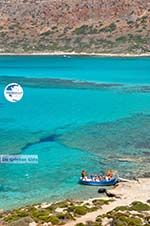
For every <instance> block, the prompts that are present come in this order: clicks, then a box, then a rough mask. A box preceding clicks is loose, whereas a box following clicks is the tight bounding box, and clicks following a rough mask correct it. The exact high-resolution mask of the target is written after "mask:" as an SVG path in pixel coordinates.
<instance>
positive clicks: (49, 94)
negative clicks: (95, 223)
mask: <svg viewBox="0 0 150 226" xmlns="http://www.w3.org/2000/svg"><path fill="white" fill-rule="evenodd" d="M10 82H17V83H19V84H20V85H21V86H22V87H23V89H24V96H23V99H22V100H21V101H20V102H17V103H10V102H8V101H7V100H6V99H5V97H4V94H3V93H4V88H5V86H6V85H7V84H8V83H10ZM0 154H25V155H28V154H36V155H38V157H39V163H38V164H26V165H24V164H22V165H19V164H14V165H13V164H0V209H1V208H2V209H10V208H15V207H18V206H23V205H26V204H30V203H38V202H44V201H55V200H61V199H65V198H81V197H82V198H88V197H94V196H97V188H93V187H84V186H81V185H79V184H78V179H79V176H80V171H81V170H82V169H86V170H87V171H88V172H89V173H91V172H92V173H93V172H94V173H99V172H105V171H106V170H107V169H109V168H111V169H114V170H117V171H118V172H119V174H120V175H122V176H125V177H132V176H147V175H148V174H149V173H150V164H149V163H150V58H131V59H129V58H101V57H79V56H66V57H64V56H53V57H51V56H1V57H0Z"/></svg>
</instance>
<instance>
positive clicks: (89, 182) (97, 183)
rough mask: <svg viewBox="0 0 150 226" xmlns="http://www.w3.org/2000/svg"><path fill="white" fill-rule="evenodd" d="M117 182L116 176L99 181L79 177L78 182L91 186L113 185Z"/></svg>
mask: <svg viewBox="0 0 150 226" xmlns="http://www.w3.org/2000/svg"><path fill="white" fill-rule="evenodd" d="M117 182H118V179H117V178H112V179H110V180H106V179H103V180H100V181H94V180H90V179H87V180H85V179H80V180H79V183H80V184H84V185H91V186H112V185H115V184H116V183H117Z"/></svg>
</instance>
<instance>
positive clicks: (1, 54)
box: [0, 51, 150, 57]
mask: <svg viewBox="0 0 150 226" xmlns="http://www.w3.org/2000/svg"><path fill="white" fill-rule="evenodd" d="M76 55H77V56H100V57H150V53H141V54H131V53H86V52H80V53H78V52H62V51H54V52H31V53H3V52H0V56H66V57H67V56H76Z"/></svg>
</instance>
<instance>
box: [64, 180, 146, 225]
mask: <svg viewBox="0 0 150 226" xmlns="http://www.w3.org/2000/svg"><path fill="white" fill-rule="evenodd" d="M110 192H112V193H113V194H115V195H117V196H119V197H120V198H116V199H115V200H114V201H113V202H111V203H109V205H103V206H102V208H101V209H99V210H97V211H95V212H91V213H88V214H86V215H84V216H82V217H80V218H77V219H76V220H75V221H72V222H69V223H67V224H66V226H74V225H76V224H78V223H86V222H88V221H95V219H96V217H97V216H99V215H102V214H105V213H107V212H109V211H111V210H113V209H114V208H116V207H119V206H126V205H130V204H131V203H132V202H134V201H141V202H143V203H145V202H147V200H148V199H150V178H140V179H138V181H131V182H121V183H120V184H119V185H118V186H117V187H115V188H113V189H112V190H110ZM91 201H92V199H91V200H88V202H91Z"/></svg>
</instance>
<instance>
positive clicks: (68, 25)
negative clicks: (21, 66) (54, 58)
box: [0, 0, 150, 54]
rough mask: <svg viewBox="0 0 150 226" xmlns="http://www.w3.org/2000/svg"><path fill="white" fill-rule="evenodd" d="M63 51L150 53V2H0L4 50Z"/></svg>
mask: <svg viewBox="0 0 150 226" xmlns="http://www.w3.org/2000/svg"><path fill="white" fill-rule="evenodd" d="M58 50H59V51H66V52H68V51H76V52H87V53H90V52H95V53H138V54H140V53H147V52H150V1H149V0H132V1H131V0H39V1H36V0H1V1H0V52H16V53H19V52H53V51H58Z"/></svg>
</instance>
